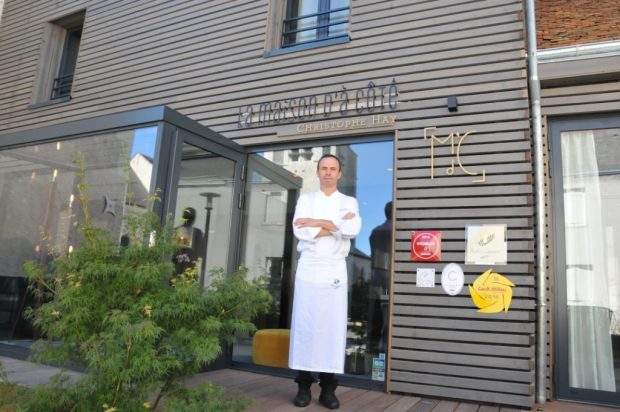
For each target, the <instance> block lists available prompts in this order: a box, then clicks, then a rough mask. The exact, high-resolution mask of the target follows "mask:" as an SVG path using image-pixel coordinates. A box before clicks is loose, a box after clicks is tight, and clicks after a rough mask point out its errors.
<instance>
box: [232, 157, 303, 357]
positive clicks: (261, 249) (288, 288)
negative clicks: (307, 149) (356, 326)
mask: <svg viewBox="0 0 620 412" xmlns="http://www.w3.org/2000/svg"><path fill="white" fill-rule="evenodd" d="M302 183H303V179H302V178H300V177H299V176H296V175H295V174H293V173H291V172H289V171H288V170H286V169H284V168H283V167H281V166H279V165H277V164H276V163H273V162H271V161H269V160H266V159H265V158H264V157H263V156H260V155H257V154H251V155H250V156H249V160H248V174H247V179H246V187H245V207H244V218H243V236H242V239H243V240H242V247H241V265H243V266H245V267H247V268H248V275H249V278H251V279H254V278H257V277H263V279H264V281H265V284H266V287H267V289H268V290H269V292H270V293H271V296H272V299H273V300H272V307H271V310H270V311H269V313H267V314H266V315H265V316H261V317H260V318H259V319H256V321H255V324H256V327H257V329H286V328H288V327H289V324H290V320H289V316H290V312H291V303H292V302H291V298H290V297H291V296H292V285H291V279H292V276H291V273H292V272H293V260H294V259H293V250H294V249H293V248H294V244H293V229H292V226H291V224H290V222H291V221H292V220H293V214H294V213H295V202H296V201H297V197H298V193H299V190H300V188H301V186H302ZM233 360H235V361H238V362H252V338H251V336H249V335H248V336H242V337H240V338H239V341H238V342H237V343H236V344H235V346H234V350H233Z"/></svg>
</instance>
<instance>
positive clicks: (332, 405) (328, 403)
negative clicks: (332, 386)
mask: <svg viewBox="0 0 620 412" xmlns="http://www.w3.org/2000/svg"><path fill="white" fill-rule="evenodd" d="M319 402H321V405H323V406H325V407H326V408H327V409H338V408H340V402H339V401H338V398H336V393H335V392H334V391H333V390H327V389H321V394H320V395H319Z"/></svg>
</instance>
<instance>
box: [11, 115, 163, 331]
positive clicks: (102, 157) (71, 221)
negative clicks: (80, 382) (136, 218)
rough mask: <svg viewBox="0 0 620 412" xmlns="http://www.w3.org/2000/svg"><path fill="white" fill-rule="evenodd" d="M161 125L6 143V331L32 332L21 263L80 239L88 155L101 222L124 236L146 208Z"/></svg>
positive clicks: (95, 213)
mask: <svg viewBox="0 0 620 412" xmlns="http://www.w3.org/2000/svg"><path fill="white" fill-rule="evenodd" d="M156 139H157V127H147V128H143V129H136V130H125V131H118V132H114V133H107V134H100V135H96V136H89V137H86V138H79V139H73V140H63V141H57V142H50V143H44V144H36V145H29V146H23V147H19V148H15V149H8V150H3V151H0V199H2V202H0V225H1V227H2V228H3V230H2V231H1V232H0V268H1V269H0V336H1V337H2V338H19V337H22V338H27V337H29V336H30V334H31V328H30V325H28V324H26V322H25V321H24V320H23V318H22V317H21V311H22V309H23V308H24V307H26V306H28V302H27V299H29V297H28V296H27V295H26V282H25V279H24V277H23V276H24V274H23V272H22V263H23V262H24V261H26V260H32V259H36V260H39V261H40V262H42V263H43V262H46V261H49V260H51V259H52V258H53V256H54V255H57V254H60V253H63V252H66V251H68V250H71V249H73V248H75V247H77V246H79V237H78V233H77V227H76V225H75V223H76V222H79V221H80V219H81V218H82V217H83V215H82V208H81V205H80V204H79V202H78V200H77V199H78V193H77V190H76V184H77V183H78V171H79V167H78V165H77V164H76V163H75V160H76V158H77V156H79V157H81V158H82V159H83V166H84V167H85V174H86V177H85V180H86V183H87V184H88V185H89V189H88V196H89V204H88V206H89V210H90V214H91V219H92V222H93V224H94V225H95V226H97V227H100V228H104V229H106V230H108V231H109V232H110V233H111V234H112V235H113V236H115V237H117V238H118V239H119V242H120V240H121V237H122V235H123V233H124V226H123V225H124V223H123V221H124V219H123V218H124V217H125V216H127V215H131V214H136V213H143V212H144V211H146V210H148V208H149V206H150V205H149V203H148V201H147V200H146V199H147V197H148V194H149V193H150V190H151V186H152V184H151V179H152V170H153V161H154V159H153V156H154V148H155V143H156Z"/></svg>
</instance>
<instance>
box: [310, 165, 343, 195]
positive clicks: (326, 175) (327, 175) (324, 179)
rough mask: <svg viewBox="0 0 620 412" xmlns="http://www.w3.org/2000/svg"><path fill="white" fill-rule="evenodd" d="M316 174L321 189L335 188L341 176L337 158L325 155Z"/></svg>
mask: <svg viewBox="0 0 620 412" xmlns="http://www.w3.org/2000/svg"><path fill="white" fill-rule="evenodd" d="M316 175H317V176H318V178H319V182H320V184H321V189H332V188H335V187H336V185H337V184H338V180H339V179H340V177H341V176H342V171H341V170H340V165H339V163H338V160H336V159H334V158H333V157H326V158H324V159H323V160H321V162H320V163H319V168H318V170H317V171H316Z"/></svg>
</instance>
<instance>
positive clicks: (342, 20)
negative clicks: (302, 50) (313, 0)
mask: <svg viewBox="0 0 620 412" xmlns="http://www.w3.org/2000/svg"><path fill="white" fill-rule="evenodd" d="M343 11H346V13H341V12H343ZM348 11H349V7H340V8H337V9H333V10H329V11H326V12H319V13H312V14H305V15H303V16H299V17H293V18H290V19H286V20H284V28H283V30H282V47H289V46H293V45H297V44H305V43H312V42H316V41H321V40H325V39H331V38H335V37H343V36H346V35H347V33H338V34H333V33H330V32H331V30H330V28H332V27H334V26H343V29H344V30H345V31H346V28H347V26H346V25H348V24H349V13H348ZM337 13H341V14H342V16H340V17H338V16H337ZM334 16H336V17H334ZM308 19H314V21H315V22H316V23H315V24H314V25H309V26H303V27H301V28H298V27H299V25H300V23H301V24H303V21H304V20H308ZM341 30H342V29H340V30H338V32H340V31H341ZM312 31H314V35H312V34H311V35H310V36H307V37H309V38H306V39H298V35H299V34H303V33H311V32H312ZM301 37H306V36H303V35H302V36H301Z"/></svg>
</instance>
